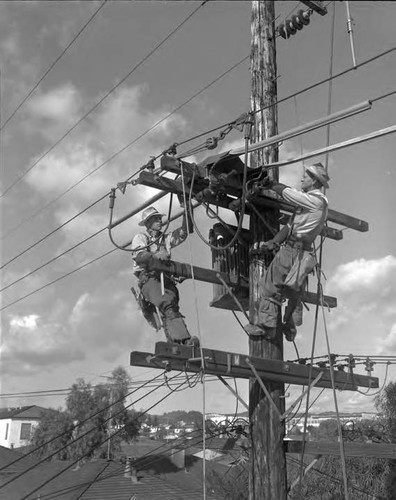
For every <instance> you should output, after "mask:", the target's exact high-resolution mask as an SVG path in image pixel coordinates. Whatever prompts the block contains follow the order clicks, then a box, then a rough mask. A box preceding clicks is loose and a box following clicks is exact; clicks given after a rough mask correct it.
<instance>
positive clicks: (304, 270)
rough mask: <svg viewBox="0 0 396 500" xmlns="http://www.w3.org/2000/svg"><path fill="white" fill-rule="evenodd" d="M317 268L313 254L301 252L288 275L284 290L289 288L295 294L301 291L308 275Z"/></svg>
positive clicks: (305, 251)
mask: <svg viewBox="0 0 396 500" xmlns="http://www.w3.org/2000/svg"><path fill="white" fill-rule="evenodd" d="M315 266H316V258H315V256H314V254H313V253H312V252H308V251H307V250H301V251H300V252H299V253H298V256H297V258H296V260H295V261H294V263H293V265H292V267H291V269H290V271H289V273H288V275H287V276H286V279H285V282H284V284H283V286H284V288H289V289H291V290H293V291H294V292H299V291H301V289H302V287H303V285H304V283H305V280H306V279H307V277H308V275H309V274H310V273H311V272H312V271H313V270H314V268H315Z"/></svg>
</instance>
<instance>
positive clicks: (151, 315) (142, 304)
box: [131, 287, 162, 331]
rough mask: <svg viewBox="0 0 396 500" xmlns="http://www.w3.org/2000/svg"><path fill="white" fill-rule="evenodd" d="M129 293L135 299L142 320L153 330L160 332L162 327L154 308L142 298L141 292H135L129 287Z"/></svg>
mask: <svg viewBox="0 0 396 500" xmlns="http://www.w3.org/2000/svg"><path fill="white" fill-rule="evenodd" d="M131 291H132V294H133V296H134V297H135V299H136V302H137V304H138V306H139V309H140V310H141V311H142V314H143V317H144V319H145V320H146V321H147V323H148V324H149V325H150V326H151V327H153V328H154V330H156V331H158V330H160V329H161V326H162V325H161V320H160V318H159V316H158V314H157V310H156V308H155V306H154V305H153V304H152V303H151V302H148V301H147V300H146V299H145V298H144V296H143V294H142V293H141V292H137V291H136V290H135V288H134V287H131Z"/></svg>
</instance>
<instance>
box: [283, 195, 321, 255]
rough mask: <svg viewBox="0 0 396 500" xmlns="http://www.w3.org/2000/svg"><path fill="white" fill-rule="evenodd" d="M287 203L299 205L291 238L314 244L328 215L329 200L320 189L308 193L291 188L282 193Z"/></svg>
mask: <svg viewBox="0 0 396 500" xmlns="http://www.w3.org/2000/svg"><path fill="white" fill-rule="evenodd" d="M282 197H283V199H284V200H285V201H288V202H290V203H292V204H293V205H297V212H296V214H295V216H294V220H293V222H292V228H291V236H292V237H294V238H296V239H298V240H302V241H304V242H305V243H307V244H309V245H310V244H312V243H313V242H314V240H315V238H316V237H317V236H318V235H319V234H320V233H321V231H322V229H323V227H324V225H325V222H326V219H327V214H328V203H329V202H328V200H327V198H326V196H325V195H324V194H323V193H322V191H321V190H320V189H313V190H312V191H309V192H307V193H305V192H303V191H298V190H297V189H293V188H290V187H287V188H285V189H284V190H283V191H282Z"/></svg>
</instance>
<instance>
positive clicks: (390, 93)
mask: <svg viewBox="0 0 396 500" xmlns="http://www.w3.org/2000/svg"><path fill="white" fill-rule="evenodd" d="M387 52H388V51H387ZM241 62H243V60H241V61H240V62H239V63H241ZM230 70H231V69H230ZM230 70H228V71H230ZM221 76H224V73H223V75H221ZM212 83H213V82H212ZM201 91H203V89H202V90H201ZM201 91H200V92H201ZM395 92H396V91H395ZM393 93H394V92H389V93H387V94H384V95H383V96H378V97H377V98H376V99H375V100H376V101H377V100H380V99H381V98H384V97H388V96H389V95H392V94H393ZM190 100H191V99H190ZM184 104H185V103H184ZM103 198H104V196H103V197H102V198H101V199H103ZM95 203H96V202H95ZM91 206H92V205H91ZM75 217H77V216H75ZM75 217H73V218H72V219H74V218H75ZM72 219H70V220H72ZM70 220H69V221H70ZM69 221H66V222H65V223H64V224H63V225H62V227H63V226H64V225H66V224H67V223H68V222H69ZM60 227H61V226H60ZM60 227H59V228H60ZM59 228H56V229H55V230H54V231H52V232H51V233H49V234H48V235H46V236H45V237H43V238H42V239H41V240H39V242H41V241H43V240H44V239H46V237H48V236H49V235H51V234H53V233H54V232H55V231H56V230H58V229H59ZM36 244H38V242H36ZM36 244H34V245H32V246H35V245H36ZM26 251H27V250H26ZM23 253H25V251H24V252H22V253H20V254H19V255H22V254H23ZM108 253H111V252H108ZM108 253H106V254H103V255H102V257H105V256H106V255H108ZM19 255H18V256H19ZM18 256H16V257H15V258H13V259H11V260H10V261H8V263H10V262H11V261H12V260H15V259H16V258H17V257H18ZM100 258H101V257H98V258H97V259H94V260H93V261H90V262H88V263H86V265H90V264H91V263H93V262H95V261H96V260H98V259H100ZM8 263H6V264H8ZM6 264H5V265H6ZM86 265H83V266H81V267H79V268H77V269H75V270H74V271H72V272H71V273H67V274H66V275H64V276H63V277H67V276H68V275H70V274H73V273H74V272H75V271H78V270H80V269H82V268H84V267H86ZM3 267H4V265H3ZM60 279H62V277H61V278H60ZM57 281H59V280H55V281H53V282H50V283H47V284H46V285H44V287H40V288H39V289H37V290H35V291H33V292H32V293H35V292H38V291H40V290H41V289H43V288H46V287H47V286H50V285H51V284H53V283H55V282H57ZM32 293H30V294H27V295H25V296H23V297H21V298H20V299H18V300H17V302H19V301H20V300H23V299H24V298H26V297H29V296H30V295H32ZM14 303H15V302H13V303H11V304H9V305H13V304H14ZM9 305H7V306H6V307H8V306H9ZM0 310H2V309H0Z"/></svg>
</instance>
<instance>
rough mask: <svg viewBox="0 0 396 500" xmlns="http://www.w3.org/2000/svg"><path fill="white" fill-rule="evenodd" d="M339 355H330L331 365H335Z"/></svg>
mask: <svg viewBox="0 0 396 500" xmlns="http://www.w3.org/2000/svg"><path fill="white" fill-rule="evenodd" d="M336 359H337V354H330V364H331V365H335V362H336Z"/></svg>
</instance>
